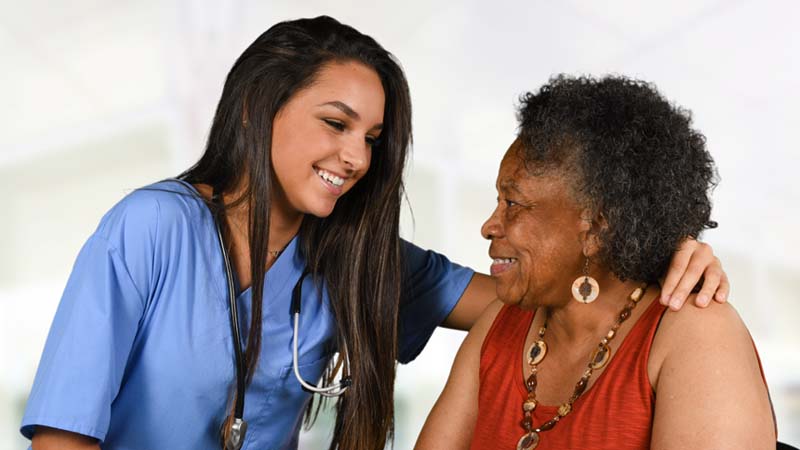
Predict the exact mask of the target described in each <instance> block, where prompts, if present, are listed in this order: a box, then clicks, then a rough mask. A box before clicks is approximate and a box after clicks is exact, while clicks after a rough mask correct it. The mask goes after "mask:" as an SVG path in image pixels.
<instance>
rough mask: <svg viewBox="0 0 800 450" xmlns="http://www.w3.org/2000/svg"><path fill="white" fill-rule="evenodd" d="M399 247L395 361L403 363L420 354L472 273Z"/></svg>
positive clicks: (412, 247)
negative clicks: (399, 295)
mask: <svg viewBox="0 0 800 450" xmlns="http://www.w3.org/2000/svg"><path fill="white" fill-rule="evenodd" d="M401 245H402V252H403V258H404V259H403V260H404V273H403V294H402V298H401V303H400V324H399V331H398V332H399V335H398V341H399V343H398V345H399V351H398V358H397V359H398V361H400V362H401V363H404V364H405V363H408V362H410V361H412V360H413V359H414V358H416V357H417V355H419V353H420V352H421V351H422V349H423V348H424V347H425V344H427V343H428V340H429V339H430V337H431V335H432V334H433V331H434V330H435V329H436V327H437V326H439V325H440V324H441V323H442V322H444V320H445V319H446V318H447V316H448V315H449V314H450V312H451V311H452V310H453V308H454V307H455V306H456V303H458V300H459V299H460V298H461V295H462V294H463V293H464V290H466V288H467V285H468V284H469V282H470V280H472V276H473V275H474V273H475V272H474V271H473V270H472V269H470V268H467V267H463V266H459V265H458V264H455V263H453V262H450V260H449V259H447V257H445V256H444V255H440V254H438V253H436V252H433V251H430V250H423V249H421V248H419V247H417V246H416V245H414V244H412V243H410V242H407V241H405V240H403V241H401Z"/></svg>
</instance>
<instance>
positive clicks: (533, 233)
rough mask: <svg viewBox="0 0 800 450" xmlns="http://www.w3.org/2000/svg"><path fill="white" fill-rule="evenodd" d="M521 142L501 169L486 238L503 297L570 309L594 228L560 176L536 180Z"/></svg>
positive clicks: (528, 306)
mask: <svg viewBox="0 0 800 450" xmlns="http://www.w3.org/2000/svg"><path fill="white" fill-rule="evenodd" d="M519 150H520V143H519V141H515V142H514V143H513V144H512V145H511V148H509V150H508V152H506V155H505V157H503V161H502V163H501V164H500V173H499V174H498V176H497V192H498V197H497V207H496V208H495V210H494V212H493V213H492V215H491V217H489V219H488V220H487V221H486V223H484V224H483V227H482V228H481V234H483V237H484V238H486V239H489V240H490V241H491V245H490V247H489V255H490V256H491V258H492V259H493V263H492V267H491V273H492V277H493V278H494V279H495V280H496V282H497V296H498V298H500V300H501V301H503V302H504V303H507V304H518V305H519V306H520V307H522V308H525V309H532V308H535V307H537V306H541V305H553V304H564V303H566V302H568V301H569V299H570V298H571V294H570V286H571V285H572V282H573V280H574V279H575V277H576V276H578V275H579V274H580V273H581V268H582V266H583V262H584V258H583V239H584V238H585V236H586V232H587V231H588V229H589V228H590V223H589V222H588V221H587V220H584V219H582V218H581V213H582V211H583V208H582V207H581V205H579V204H578V202H577V201H576V200H575V199H574V196H573V195H572V194H571V189H570V188H569V185H568V180H567V179H565V178H566V177H565V176H563V175H562V174H561V173H559V172H557V171H556V172H552V171H550V172H545V173H544V174H542V175H531V173H530V172H529V171H528V170H527V168H526V167H525V163H524V162H523V160H522V159H521V158H520V156H519Z"/></svg>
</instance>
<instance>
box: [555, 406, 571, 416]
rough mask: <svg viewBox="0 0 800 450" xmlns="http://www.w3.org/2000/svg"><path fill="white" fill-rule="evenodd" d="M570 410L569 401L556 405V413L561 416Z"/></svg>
mask: <svg viewBox="0 0 800 450" xmlns="http://www.w3.org/2000/svg"><path fill="white" fill-rule="evenodd" d="M571 411H572V405H571V404H570V403H564V404H563V405H561V406H559V407H558V415H559V416H561V417H564V416H566V415H567V414H569V413H570V412H571Z"/></svg>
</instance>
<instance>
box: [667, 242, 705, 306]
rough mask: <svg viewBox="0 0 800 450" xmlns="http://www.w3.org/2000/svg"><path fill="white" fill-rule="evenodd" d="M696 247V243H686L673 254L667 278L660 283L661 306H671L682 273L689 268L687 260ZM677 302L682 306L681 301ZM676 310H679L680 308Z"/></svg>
mask: <svg viewBox="0 0 800 450" xmlns="http://www.w3.org/2000/svg"><path fill="white" fill-rule="evenodd" d="M697 245H698V243H697V241H694V240H689V241H686V242H684V243H683V244H682V245H681V246H680V248H679V249H678V250H677V251H676V252H675V254H674V255H672V261H670V263H669V270H668V271H667V276H666V278H664V282H663V283H661V299H660V301H661V304H662V305H670V304H671V303H670V302H671V301H672V297H673V295H674V291H675V288H676V287H677V286H678V282H680V280H681V277H682V276H683V274H684V272H686V268H687V267H688V266H689V260H690V259H691V256H692V253H693V252H694V251H695V249H696V248H697ZM678 301H679V304H680V305H683V300H681V299H678ZM678 308H680V306H679V307H678Z"/></svg>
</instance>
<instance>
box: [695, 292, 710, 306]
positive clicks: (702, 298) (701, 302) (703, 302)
mask: <svg viewBox="0 0 800 450" xmlns="http://www.w3.org/2000/svg"><path fill="white" fill-rule="evenodd" d="M697 305H698V306H708V296H707V295H705V294H700V295H698V296H697Z"/></svg>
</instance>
